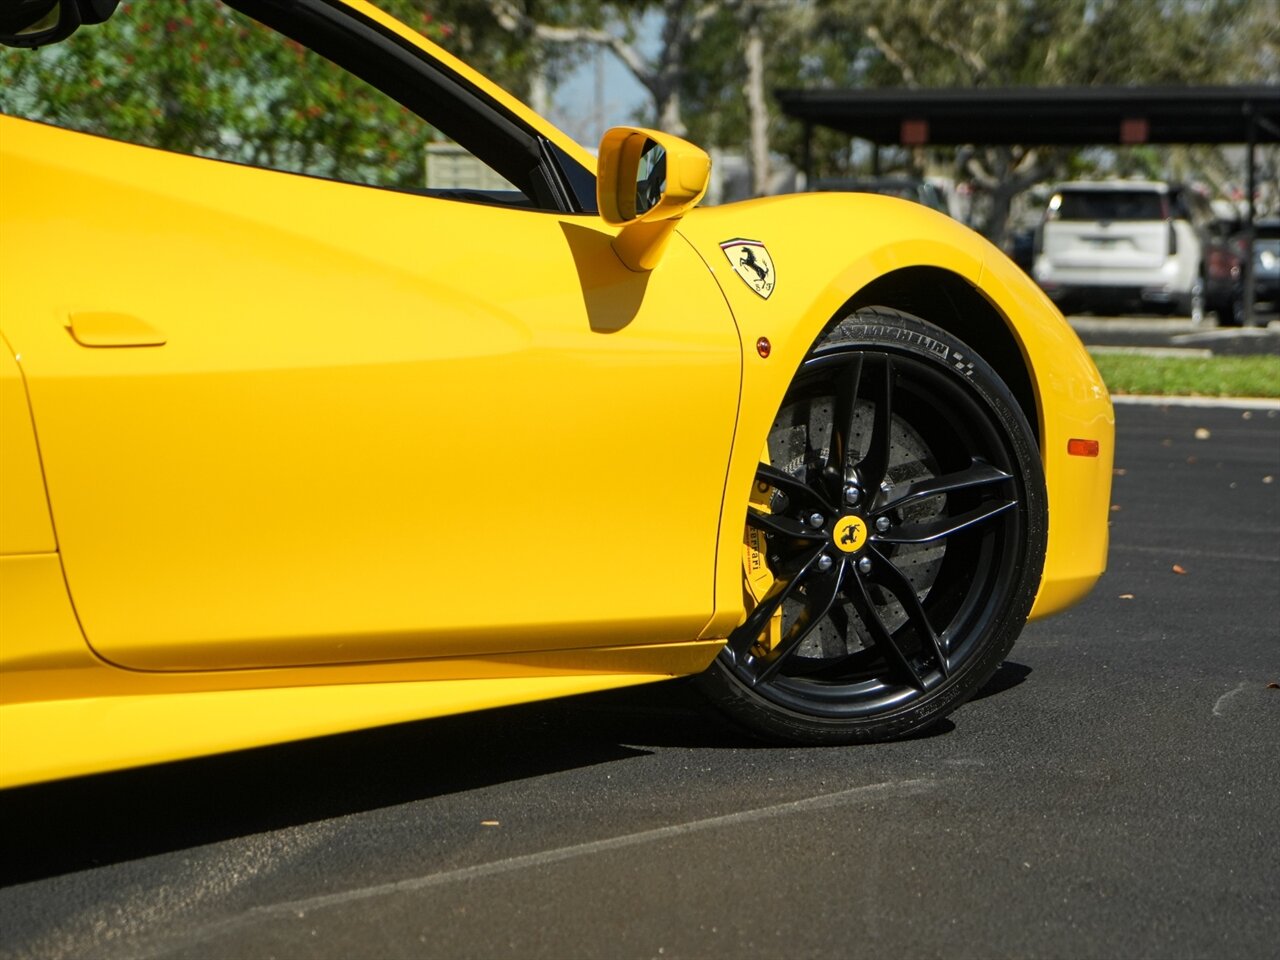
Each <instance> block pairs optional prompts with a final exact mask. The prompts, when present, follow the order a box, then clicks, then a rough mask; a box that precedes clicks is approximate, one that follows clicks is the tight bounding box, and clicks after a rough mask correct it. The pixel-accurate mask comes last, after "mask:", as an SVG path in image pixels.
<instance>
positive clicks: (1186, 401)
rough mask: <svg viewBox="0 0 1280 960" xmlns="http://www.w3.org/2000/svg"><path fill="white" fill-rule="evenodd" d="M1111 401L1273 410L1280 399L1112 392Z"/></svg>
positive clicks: (1279, 404)
mask: <svg viewBox="0 0 1280 960" xmlns="http://www.w3.org/2000/svg"><path fill="white" fill-rule="evenodd" d="M1111 402H1112V403H1113V404H1115V405H1117V406H1120V405H1127V406H1133V407H1219V408H1221V409H1224V410H1274V411H1277V412H1280V400H1271V399H1268V398H1266V397H1160V396H1148V395H1145V394H1136V393H1113V394H1112V395H1111Z"/></svg>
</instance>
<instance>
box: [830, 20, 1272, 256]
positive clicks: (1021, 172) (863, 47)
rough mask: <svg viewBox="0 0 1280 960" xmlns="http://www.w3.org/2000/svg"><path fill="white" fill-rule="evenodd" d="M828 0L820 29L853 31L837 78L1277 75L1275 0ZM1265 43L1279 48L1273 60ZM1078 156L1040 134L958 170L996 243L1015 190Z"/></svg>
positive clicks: (924, 81) (891, 81)
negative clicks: (979, 199)
mask: <svg viewBox="0 0 1280 960" xmlns="http://www.w3.org/2000/svg"><path fill="white" fill-rule="evenodd" d="M1267 7H1270V10H1271V14H1272V15H1271V16H1268V15H1267V13H1266V9H1265V8H1267ZM821 8H822V9H821V14H820V17H819V20H820V27H819V29H820V31H821V33H822V34H823V35H826V36H831V37H840V38H846V41H845V44H844V57H845V59H846V62H847V63H849V64H850V70H849V71H848V72H847V73H846V74H845V76H844V78H843V84H841V85H847V86H864V87H880V86H907V87H983V86H1054V85H1101V84H1108V85H1124V84H1192V83H1217V82H1241V81H1246V80H1253V81H1255V82H1256V81H1257V80H1258V79H1262V77H1261V76H1260V74H1262V73H1265V72H1266V71H1267V70H1268V69H1269V70H1270V71H1271V72H1272V74H1273V75H1274V72H1275V70H1276V57H1275V54H1274V51H1275V49H1276V42H1277V40H1276V38H1277V31H1278V30H1280V27H1277V22H1278V21H1277V19H1276V18H1275V17H1274V10H1275V8H1274V6H1273V5H1272V4H1270V3H1269V2H1268V0H1262V2H1258V0H985V2H983V3H972V2H969V0H822V2H821ZM850 41H852V42H850ZM1259 50H1263V51H1265V50H1270V51H1272V53H1271V55H1270V57H1269V59H1268V58H1267V57H1266V56H1265V55H1258V54H1256V51H1259ZM828 55H830V54H829V53H828ZM1268 65H1269V66H1268ZM1074 155H1075V154H1074V152H1072V151H1066V150H1061V149H1045V148H1043V147H1038V146H1037V145H1035V144H1027V145H1024V146H1020V147H983V146H981V145H975V146H974V147H972V148H969V149H966V150H961V151H957V152H956V154H955V156H956V160H957V164H958V168H959V171H960V173H961V174H962V175H963V176H966V177H968V178H970V179H972V180H973V182H974V183H975V184H976V185H977V186H979V187H980V188H982V189H983V190H984V191H985V193H986V196H987V199H988V201H989V202H988V208H987V211H986V214H985V216H984V219H983V222H982V223H981V224H980V226H981V228H982V229H983V232H985V233H986V234H987V235H988V236H989V237H990V238H991V239H992V240H994V241H996V242H1000V240H1002V239H1003V235H1004V230H1005V227H1006V223H1007V220H1008V214H1009V208H1010V203H1011V201H1012V199H1013V197H1014V196H1016V195H1017V194H1018V193H1020V192H1022V191H1023V190H1025V189H1026V188H1027V187H1029V186H1031V185H1032V184H1034V183H1036V182H1039V181H1040V180H1043V179H1044V178H1045V177H1047V176H1049V175H1051V174H1053V173H1055V172H1057V171H1061V170H1062V169H1063V168H1064V167H1065V166H1066V164H1067V163H1068V161H1069V160H1070V159H1071V158H1072V157H1073V156H1074Z"/></svg>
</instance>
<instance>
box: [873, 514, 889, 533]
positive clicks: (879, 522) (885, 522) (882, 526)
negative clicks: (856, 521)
mask: <svg viewBox="0 0 1280 960" xmlns="http://www.w3.org/2000/svg"><path fill="white" fill-rule="evenodd" d="M876 529H877V530H879V531H880V532H881V533H884V532H885V531H886V530H888V529H889V518H888V517H877V518H876Z"/></svg>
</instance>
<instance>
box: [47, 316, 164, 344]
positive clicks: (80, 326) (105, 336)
mask: <svg viewBox="0 0 1280 960" xmlns="http://www.w3.org/2000/svg"><path fill="white" fill-rule="evenodd" d="M67 329H68V330H70V331H71V336H72V337H73V338H74V339H75V341H76V343H78V344H80V346H82V347H161V346H164V344H165V342H166V340H167V338H166V337H165V335H164V334H163V333H161V332H160V331H159V330H157V329H156V328H155V327H153V326H151V325H150V324H149V323H146V322H144V321H142V320H139V319H138V318H137V317H135V316H132V315H130V314H127V313H100V312H95V311H88V312H84V313H73V314H71V316H70V317H69V320H68V323H67Z"/></svg>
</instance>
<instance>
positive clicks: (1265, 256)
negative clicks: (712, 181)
mask: <svg viewBox="0 0 1280 960" xmlns="http://www.w3.org/2000/svg"><path fill="white" fill-rule="evenodd" d="M1253 229H1254V234H1253V299H1254V302H1255V303H1266V304H1269V305H1271V306H1273V307H1275V306H1280V219H1278V220H1259V221H1258V222H1257V223H1255V224H1254V226H1253ZM1237 250H1239V252H1240V255H1241V256H1243V255H1244V241H1243V239H1237Z"/></svg>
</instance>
